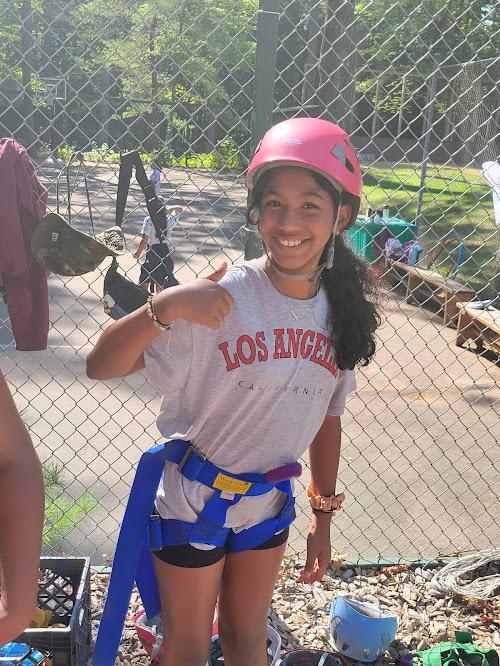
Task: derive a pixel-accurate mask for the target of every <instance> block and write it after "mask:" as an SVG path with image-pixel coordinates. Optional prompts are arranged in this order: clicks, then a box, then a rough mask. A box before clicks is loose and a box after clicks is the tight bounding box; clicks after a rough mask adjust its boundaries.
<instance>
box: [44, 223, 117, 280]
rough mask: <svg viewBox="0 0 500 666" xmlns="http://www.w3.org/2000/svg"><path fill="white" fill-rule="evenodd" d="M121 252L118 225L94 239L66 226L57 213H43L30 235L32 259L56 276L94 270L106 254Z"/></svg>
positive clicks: (82, 273) (113, 254) (111, 254)
mask: <svg viewBox="0 0 500 666" xmlns="http://www.w3.org/2000/svg"><path fill="white" fill-rule="evenodd" d="M125 251H126V244H125V237H124V235H123V232H122V230H121V228H120V227H112V228H111V229H108V230H107V231H104V232H102V233H100V234H96V236H95V238H94V237H92V236H89V235H88V234H85V233H83V232H82V231H78V229H75V228H74V227H72V226H70V225H69V224H68V223H67V222H66V220H65V219H64V218H63V217H61V216H60V215H59V214H58V213H47V215H45V216H44V217H43V218H42V219H41V220H40V222H39V223H38V224H37V225H36V227H35V229H34V230H33V233H32V235H31V252H32V254H33V256H34V258H35V259H36V261H37V262H38V263H39V264H40V265H41V266H43V267H44V268H45V269H47V270H49V271H51V272H52V273H55V274H56V275H63V276H74V275H84V274H85V273H89V272H90V271H93V270H95V269H96V268H97V267H98V266H99V264H100V263H101V262H102V261H103V260H104V259H105V258H106V257H112V256H118V255H120V254H124V253H125Z"/></svg>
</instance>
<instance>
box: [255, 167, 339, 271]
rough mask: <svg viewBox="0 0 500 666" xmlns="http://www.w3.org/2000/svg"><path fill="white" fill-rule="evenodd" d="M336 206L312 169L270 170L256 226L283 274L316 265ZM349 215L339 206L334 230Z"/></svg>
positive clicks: (329, 232)
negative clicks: (316, 178) (313, 174)
mask: <svg viewBox="0 0 500 666" xmlns="http://www.w3.org/2000/svg"><path fill="white" fill-rule="evenodd" d="M336 213H337V207H336V205H335V203H334V202H333V199H332V197H331V196H330V194H329V193H328V192H327V191H326V190H324V189H323V188H322V187H320V186H319V185H318V183H317V182H316V181H315V179H314V178H313V176H312V174H311V171H309V170H308V169H303V168H301V167H278V168H276V169H273V170H272V172H271V174H270V176H269V178H268V180H267V183H266V185H265V186H264V190H263V193H262V201H261V205H260V219H259V227H260V232H261V235H262V239H263V241H264V243H265V244H266V245H267V247H268V249H269V251H270V253H271V254H272V256H273V259H274V261H275V262H276V264H278V266H280V268H282V269H283V270H284V272H286V273H291V274H293V273H296V274H301V273H307V272H309V271H312V270H313V269H314V268H316V267H317V266H318V263H319V260H320V257H321V254H322V252H323V248H324V247H325V245H326V244H327V243H328V240H329V239H330V236H331V234H332V231H333V225H334V222H335V215H336ZM350 214H351V207H350V206H341V209H340V216H339V222H338V225H337V231H339V232H340V231H342V229H343V228H344V227H345V225H346V224H347V223H348V221H349V218H350Z"/></svg>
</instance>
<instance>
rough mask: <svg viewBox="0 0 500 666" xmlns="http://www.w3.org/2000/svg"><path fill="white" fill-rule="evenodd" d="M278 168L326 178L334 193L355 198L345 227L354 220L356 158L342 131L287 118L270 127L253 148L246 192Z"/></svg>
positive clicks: (358, 181)
mask: <svg viewBox="0 0 500 666" xmlns="http://www.w3.org/2000/svg"><path fill="white" fill-rule="evenodd" d="M279 166H298V167H303V168H306V169H311V170H312V171H315V172H316V173H319V174H321V175H322V176H323V177H324V178H326V179H327V180H328V181H330V183H331V184H332V185H333V187H334V188H335V189H336V190H337V191H340V192H341V191H342V190H345V191H346V192H349V193H350V194H352V195H353V196H355V197H357V201H358V205H357V207H356V206H354V207H353V211H352V215H351V219H350V222H349V225H348V227H346V228H349V227H351V226H352V225H353V224H354V222H355V221H356V217H357V215H358V212H359V207H360V205H361V194H362V191H363V179H362V175H361V167H360V165H359V160H358V155H357V153H356V150H355V148H354V146H353V145H352V143H351V141H350V139H349V136H348V134H347V133H346V132H344V130H343V129H342V128H340V127H339V126H338V125H335V124H334V123H331V122H329V121H328V120H322V119H320V118H291V119H290V120H284V121H282V122H281V123H278V124H277V125H274V126H273V127H271V128H270V129H269V130H268V131H267V132H266V133H265V135H264V137H263V139H262V141H261V142H260V143H259V145H258V146H257V150H256V151H255V154H254V156H253V157H252V161H251V162H250V166H249V167H248V171H247V175H246V178H245V185H246V187H247V188H248V189H249V190H252V189H253V188H254V187H255V184H256V183H257V181H258V179H259V178H260V177H261V176H262V174H263V173H265V172H266V171H268V170H269V169H272V168H274V167H279Z"/></svg>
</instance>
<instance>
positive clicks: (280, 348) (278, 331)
mask: <svg viewBox="0 0 500 666" xmlns="http://www.w3.org/2000/svg"><path fill="white" fill-rule="evenodd" d="M284 332H285V331H284V329H282V328H275V329H274V354H273V358H290V356H291V354H290V352H289V351H286V350H285V342H284V340H283V333H284Z"/></svg>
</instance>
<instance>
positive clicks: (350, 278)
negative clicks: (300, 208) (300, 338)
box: [247, 169, 381, 370]
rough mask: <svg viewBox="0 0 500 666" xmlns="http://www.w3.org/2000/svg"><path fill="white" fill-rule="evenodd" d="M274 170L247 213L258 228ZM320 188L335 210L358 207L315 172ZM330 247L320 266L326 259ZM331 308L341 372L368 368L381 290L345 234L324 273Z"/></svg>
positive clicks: (255, 192) (257, 188) (378, 319)
mask: <svg viewBox="0 0 500 666" xmlns="http://www.w3.org/2000/svg"><path fill="white" fill-rule="evenodd" d="M272 172H273V169H269V170H268V171H266V172H265V173H264V174H263V175H262V176H261V178H259V180H258V181H257V183H256V185H255V187H254V190H253V193H252V194H253V201H252V203H251V205H250V206H249V208H248V210H247V223H248V224H249V225H254V226H255V217H254V215H253V212H254V211H257V210H259V208H260V203H261V201H262V195H263V193H264V189H265V185H266V183H267V181H268V179H269V176H270V175H271V173H272ZM311 175H312V176H313V178H314V180H315V181H316V182H317V183H318V185H319V186H320V187H321V188H322V189H324V190H326V191H327V192H328V193H329V194H330V196H331V198H332V200H333V202H334V204H335V207H337V206H339V205H340V204H341V203H342V205H343V204H349V205H351V206H352V207H353V208H356V209H357V208H358V206H359V200H358V199H357V197H355V196H353V195H351V194H349V192H345V191H344V192H342V198H341V196H340V194H339V192H338V191H337V190H336V189H335V188H334V187H333V186H332V184H331V183H330V182H329V181H328V180H327V179H326V178H324V177H323V176H321V175H320V174H318V173H316V172H314V171H311ZM326 253H327V246H325V248H324V250H323V254H322V255H321V259H320V264H322V263H324V262H325V260H326ZM321 277H322V280H323V284H324V286H325V289H326V293H327V297H328V303H329V305H330V313H329V322H328V323H329V327H330V337H331V340H332V343H333V344H334V347H335V350H336V352H337V364H338V367H339V368H340V369H341V370H346V369H350V370H352V369H353V368H354V367H355V366H356V365H361V366H365V365H368V363H369V362H370V360H371V358H372V356H373V354H374V353H375V347H376V342H375V331H376V330H377V328H378V326H379V325H380V323H381V317H380V314H379V312H378V303H379V298H378V289H377V285H376V281H375V279H374V276H373V272H372V270H371V269H370V267H369V265H368V264H367V263H366V261H365V260H364V259H362V258H361V257H358V256H357V255H355V254H354V252H353V251H352V250H351V249H350V248H349V247H347V245H346V243H345V242H344V239H343V238H342V235H339V236H337V238H336V241H335V260H334V262H333V267H332V268H331V269H329V270H326V269H325V270H324V271H323V273H322V276H321Z"/></svg>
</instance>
